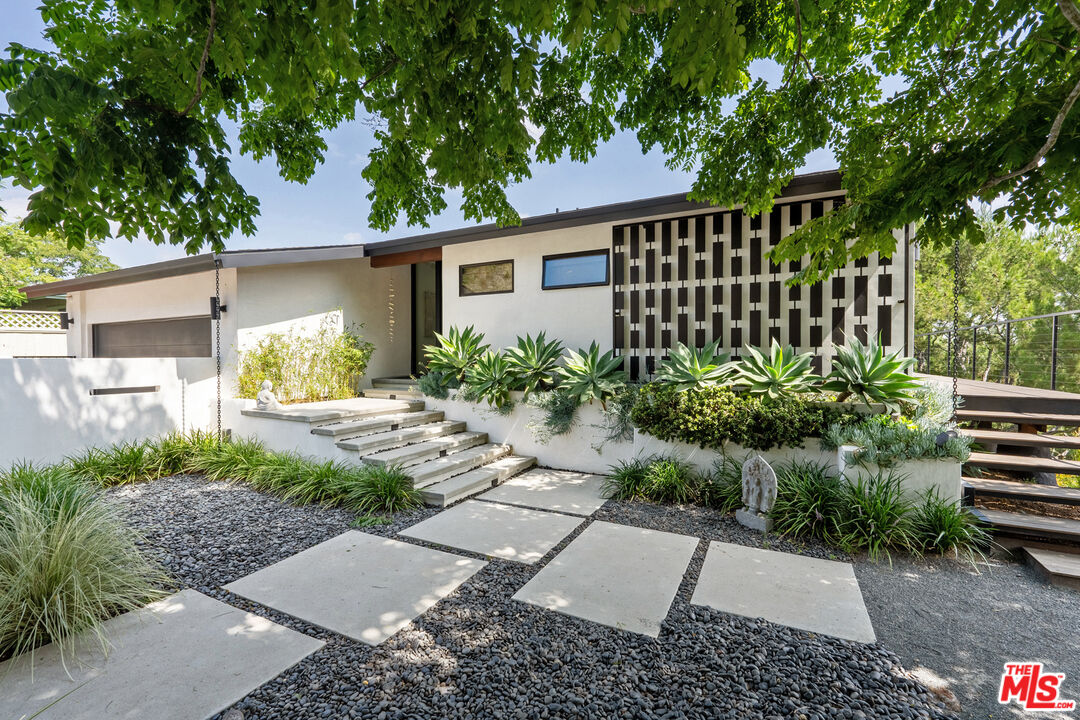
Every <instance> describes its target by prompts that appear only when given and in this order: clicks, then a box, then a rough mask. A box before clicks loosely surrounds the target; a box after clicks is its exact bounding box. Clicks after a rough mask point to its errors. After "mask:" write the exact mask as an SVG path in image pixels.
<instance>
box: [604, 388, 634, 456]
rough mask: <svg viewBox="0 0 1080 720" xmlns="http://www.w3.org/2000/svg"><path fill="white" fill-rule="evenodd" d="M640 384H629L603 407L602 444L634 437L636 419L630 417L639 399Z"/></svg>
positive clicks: (628, 439) (629, 439) (625, 440)
mask: <svg viewBox="0 0 1080 720" xmlns="http://www.w3.org/2000/svg"><path fill="white" fill-rule="evenodd" d="M640 387H641V386H640V385H627V386H625V387H624V388H623V389H622V390H619V391H618V392H617V393H615V394H614V395H612V396H611V399H609V400H608V404H607V407H606V408H604V409H603V411H602V412H603V416H604V424H603V426H602V429H603V431H604V437H603V439H602V440H601V442H600V445H603V444H604V443H608V442H629V441H631V440H633V439H634V421H633V420H632V419H631V417H630V413H631V411H632V410H633V409H634V402H635V401H636V400H637V393H638V388H640Z"/></svg>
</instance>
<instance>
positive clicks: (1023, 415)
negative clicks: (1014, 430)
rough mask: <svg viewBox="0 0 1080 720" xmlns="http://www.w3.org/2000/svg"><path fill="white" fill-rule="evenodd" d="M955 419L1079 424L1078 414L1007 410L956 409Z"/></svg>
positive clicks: (1034, 423) (1022, 423) (1019, 423)
mask: <svg viewBox="0 0 1080 720" xmlns="http://www.w3.org/2000/svg"><path fill="white" fill-rule="evenodd" d="M956 419H957V420H960V421H963V422H976V421H980V420H983V421H987V422H1001V423H1015V424H1017V425H1068V426H1080V414H1077V415H1072V414H1067V415H1066V414H1054V413H1033V412H1013V411H1009V410H957V411H956Z"/></svg>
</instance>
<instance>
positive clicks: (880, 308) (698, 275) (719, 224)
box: [612, 195, 907, 380]
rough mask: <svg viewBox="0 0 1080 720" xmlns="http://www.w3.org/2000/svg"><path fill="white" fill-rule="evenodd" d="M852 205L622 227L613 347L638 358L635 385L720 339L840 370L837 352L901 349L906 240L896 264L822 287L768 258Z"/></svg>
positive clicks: (829, 202)
mask: <svg viewBox="0 0 1080 720" xmlns="http://www.w3.org/2000/svg"><path fill="white" fill-rule="evenodd" d="M841 202H843V196H842V195H837V196H835V197H831V198H823V199H815V200H808V201H805V202H794V203H787V204H783V205H779V204H778V205H776V206H774V207H773V209H772V210H771V211H770V212H768V213H765V214H763V215H759V216H756V217H747V216H745V215H744V214H743V213H742V211H741V210H730V211H726V210H725V211H716V212H706V213H702V214H695V215H688V216H683V217H676V218H667V219H664V220H656V221H647V222H635V223H631V224H626V225H619V226H616V227H615V228H614V232H613V237H612V267H613V282H612V288H613V291H614V294H615V296H614V308H615V316H614V323H613V338H612V339H613V345H614V347H615V350H616V352H617V353H619V354H622V355H626V356H628V358H629V363H628V366H627V370H629V372H630V374H631V377H632V378H633V379H635V380H642V379H645V377H647V376H649V375H651V374H652V373H653V372H654V370H655V367H656V364H657V363H658V362H659V361H660V360H661V359H663V357H664V356H665V355H666V354H667V350H668V348H671V347H672V346H673V345H674V344H675V342H676V341H678V342H682V343H685V344H687V345H692V346H696V347H702V346H704V345H705V344H706V343H709V342H711V341H712V340H714V339H716V338H719V339H720V347H721V348H722V349H724V350H725V351H727V352H730V353H731V354H732V355H733V356H738V355H739V352H740V351H741V349H742V347H743V346H744V345H752V346H758V347H760V346H767V345H768V344H769V343H770V341H771V340H772V339H776V340H778V341H779V342H780V343H784V344H790V345H793V346H794V347H795V348H796V349H797V350H798V351H800V352H805V351H812V352H814V354H815V357H814V367H815V369H816V371H817V372H828V371H829V370H830V367H831V362H832V355H833V344H834V343H836V344H843V342H844V339H845V338H846V337H848V336H852V335H854V336H855V337H858V338H859V339H860V340H864V341H865V340H866V339H867V338H868V337H872V336H875V335H878V336H880V338H881V342H882V343H883V344H884V345H886V346H887V347H888V348H890V349H902V348H903V347H904V340H905V335H906V327H905V317H906V313H907V307H906V303H905V300H906V299H905V297H904V296H905V287H906V281H905V268H904V262H905V260H904V258H905V252H904V250H905V246H904V240H903V233H902V231H898V233H897V236H898V241H899V242H898V245H897V252H896V253H895V254H894V255H893V257H892V258H886V257H879V256H878V255H877V254H876V253H875V254H874V255H871V256H870V257H867V258H862V259H860V260H856V261H855V262H853V263H851V264H849V265H847V266H846V267H844V268H842V269H841V270H839V271H838V272H836V273H835V274H834V275H833V276H832V277H831V278H829V279H828V280H826V281H825V282H823V283H818V284H816V285H813V286H795V287H787V286H786V285H785V281H786V280H788V279H789V278H791V276H792V275H793V273H795V272H798V270H799V269H800V267H801V261H793V262H790V263H783V264H781V265H777V264H775V263H773V262H772V261H770V260H769V259H768V258H767V257H766V256H765V254H766V253H767V252H768V251H769V250H770V249H771V248H772V247H773V246H774V245H776V243H777V242H778V241H779V240H780V238H782V237H785V236H787V235H789V234H791V233H792V232H793V231H794V230H795V229H796V228H797V227H798V226H799V225H800V224H801V223H803V222H805V221H807V220H809V219H811V218H816V217H820V216H821V215H822V214H823V213H824V212H826V211H828V210H830V209H832V207H833V203H837V204H839V203H841Z"/></svg>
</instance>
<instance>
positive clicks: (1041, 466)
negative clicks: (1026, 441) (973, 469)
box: [967, 452, 1080, 475]
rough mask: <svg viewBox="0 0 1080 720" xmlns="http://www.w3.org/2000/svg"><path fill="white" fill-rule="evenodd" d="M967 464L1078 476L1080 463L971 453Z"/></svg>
mask: <svg viewBox="0 0 1080 720" xmlns="http://www.w3.org/2000/svg"><path fill="white" fill-rule="evenodd" d="M967 464H969V465H979V466H982V467H993V468H999V469H1002V470H1020V471H1025V472H1048V473H1062V474H1066V475H1080V462H1074V461H1072V460H1056V459H1054V458H1043V457H1032V456H1030V455H1003V454H999V453H981V452H973V453H971V457H969V458H968V460H967Z"/></svg>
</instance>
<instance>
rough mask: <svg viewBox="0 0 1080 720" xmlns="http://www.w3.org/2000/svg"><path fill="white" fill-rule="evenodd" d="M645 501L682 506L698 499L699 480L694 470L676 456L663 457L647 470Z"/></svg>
mask: <svg viewBox="0 0 1080 720" xmlns="http://www.w3.org/2000/svg"><path fill="white" fill-rule="evenodd" d="M643 482H644V486H643V493H644V496H645V499H647V500H652V501H653V502H658V503H675V504H678V505H682V504H685V503H689V502H693V501H694V500H695V499H696V498H697V490H698V478H697V475H696V474H695V473H694V468H693V467H692V466H691V465H690V464H689V463H687V462H685V461H684V460H682V459H680V458H678V457H676V456H675V455H661V456H659V457H656V458H654V459H653V461H652V462H650V463H649V464H648V466H647V467H646V468H645V478H644V480H643Z"/></svg>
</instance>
